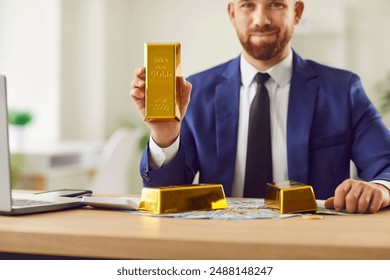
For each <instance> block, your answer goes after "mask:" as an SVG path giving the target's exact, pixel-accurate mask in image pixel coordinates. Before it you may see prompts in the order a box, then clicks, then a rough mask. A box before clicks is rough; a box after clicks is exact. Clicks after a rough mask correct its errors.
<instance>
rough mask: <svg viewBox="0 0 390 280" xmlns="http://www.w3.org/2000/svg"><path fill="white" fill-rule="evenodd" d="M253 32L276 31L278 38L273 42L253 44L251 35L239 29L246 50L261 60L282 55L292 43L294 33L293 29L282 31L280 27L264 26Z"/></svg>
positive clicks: (239, 35)
mask: <svg viewBox="0 0 390 280" xmlns="http://www.w3.org/2000/svg"><path fill="white" fill-rule="evenodd" d="M251 31H253V32H275V31H276V33H275V34H276V35H275V36H276V40H275V41H272V42H261V43H260V44H257V45H255V44H253V43H251V41H250V36H246V37H245V36H243V35H242V34H240V33H239V32H238V31H237V35H238V38H239V40H240V42H241V45H242V47H243V48H244V50H245V51H246V52H247V53H248V54H249V55H250V56H251V57H253V58H254V59H257V60H260V61H268V60H271V59H273V58H275V57H277V56H278V55H280V54H281V53H282V52H283V50H284V49H285V48H286V46H287V45H288V44H289V43H290V41H291V39H292V35H293V29H286V30H285V32H283V33H281V32H280V28H278V27H271V26H264V27H263V28H258V29H256V30H251Z"/></svg>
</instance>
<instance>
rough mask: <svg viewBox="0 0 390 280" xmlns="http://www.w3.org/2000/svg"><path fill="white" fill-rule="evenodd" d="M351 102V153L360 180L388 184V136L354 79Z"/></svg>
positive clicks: (389, 154) (374, 110)
mask: <svg viewBox="0 0 390 280" xmlns="http://www.w3.org/2000/svg"><path fill="white" fill-rule="evenodd" d="M350 102H351V104H350V108H351V110H350V114H351V120H352V124H351V125H352V131H353V134H352V151H351V153H352V160H353V161H354V162H355V164H356V166H357V169H358V175H359V177H360V178H361V179H363V180H365V181H372V180H386V181H390V133H389V130H388V128H387V127H386V125H385V124H384V122H383V120H382V118H381V116H380V115H379V113H378V111H377V110H376V109H375V107H374V105H373V104H372V103H371V102H370V100H369V99H368V97H367V95H366V94H365V92H364V90H363V87H362V85H361V82H360V79H359V78H358V77H357V76H356V75H353V76H352V78H351V82H350Z"/></svg>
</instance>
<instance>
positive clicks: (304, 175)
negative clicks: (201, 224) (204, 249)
mask: <svg viewBox="0 0 390 280" xmlns="http://www.w3.org/2000/svg"><path fill="white" fill-rule="evenodd" d="M303 10H304V3H303V2H302V1H296V0H278V1H269V0H234V1H233V2H231V3H229V4H228V13H229V16H230V19H231V22H232V24H233V26H234V27H235V29H236V32H237V35H238V38H239V40H240V42H241V44H242V46H243V52H242V54H241V55H240V56H239V57H238V58H236V59H233V60H231V61H229V62H227V63H225V64H222V65H219V66H217V67H215V68H212V69H210V70H207V71H205V72H202V73H199V74H196V75H194V76H192V77H190V78H188V80H189V82H186V81H185V80H184V79H183V78H182V77H180V78H179V82H180V87H181V90H180V96H181V112H182V114H183V115H184V114H185V118H184V119H183V121H182V122H181V123H176V122H165V123H164V122H159V123H147V125H148V126H149V127H150V129H151V140H150V141H149V146H148V148H147V149H146V150H145V152H144V154H143V157H142V160H141V174H142V177H143V179H144V185H145V186H154V185H172V184H189V183H191V182H192V180H193V178H194V176H195V174H196V173H197V172H199V181H200V182H204V183H221V184H223V186H224V189H225V193H226V194H227V195H228V196H243V195H244V196H245V188H247V187H246V186H244V185H246V182H247V179H246V174H247V169H246V168H249V167H248V166H252V165H247V164H246V162H247V160H248V158H247V157H249V156H250V155H252V150H250V151H249V152H247V149H249V145H248V146H247V144H248V143H249V142H248V138H250V137H252V136H249V133H250V131H252V130H251V129H250V125H249V124H248V123H249V122H250V121H249V120H250V114H251V112H250V111H251V110H250V108H251V102H252V100H253V99H254V98H255V97H254V96H255V95H256V91H257V89H258V88H260V87H262V88H263V89H264V86H265V88H266V93H267V92H268V96H269V102H268V101H267V102H268V103H269V108H270V109H269V111H270V113H269V114H268V115H269V118H270V127H271V128H270V138H271V139H272V140H271V142H272V147H270V149H271V151H272V154H270V156H272V163H271V164H269V165H272V175H271V176H272V178H273V181H283V180H287V179H292V180H296V181H300V182H303V183H307V184H310V185H312V186H313V188H314V191H315V194H316V196H317V198H321V199H326V198H327V200H326V204H325V205H326V207H328V208H335V209H337V210H342V209H345V210H346V211H348V212H351V213H353V212H360V213H375V212H377V211H379V210H380V209H381V208H384V207H387V206H388V205H389V200H390V183H389V182H390V133H389V130H388V129H387V128H386V126H385V125H384V124H383V122H382V120H381V118H380V116H379V114H378V112H377V111H376V110H375V108H374V107H373V105H372V104H371V102H370V101H369V100H368V98H367V97H366V95H365V93H364V90H363V88H362V86H361V84H360V80H359V78H358V77H357V76H356V75H355V74H353V73H350V72H347V71H343V70H338V69H334V68H330V67H327V66H324V65H320V64H318V63H315V62H313V61H307V60H303V59H302V58H301V57H299V55H297V54H296V53H294V52H293V51H292V49H291V40H292V35H293V31H294V27H295V25H297V24H298V23H299V21H300V19H301V16H302V13H303ZM257 72H261V73H267V74H269V76H270V77H269V76H267V78H266V79H265V80H266V81H263V82H262V84H261V85H260V84H259V85H257V84H256V82H255V81H254V80H255V76H256V75H257ZM268 77H269V78H268ZM144 78H145V68H139V69H137V70H136V72H135V77H134V80H133V82H132V90H131V92H130V94H131V97H132V98H133V100H134V102H135V104H136V106H137V108H138V110H139V112H140V114H141V116H142V117H144V115H145V112H144V109H145V99H144V89H145V84H144ZM191 91H192V93H191ZM190 95H191V102H190ZM262 96H264V95H262ZM267 110H268V109H267ZM253 111H255V110H253ZM264 134H265V133H264ZM258 158H262V157H261V156H258ZM350 160H352V161H354V163H355V164H356V166H357V169H358V173H359V177H360V178H361V179H362V180H353V179H348V178H349V177H350V175H349V171H350V168H349V167H350ZM255 173H256V171H255ZM258 173H261V170H259V172H258ZM363 180H364V181H363ZM248 181H249V180H248Z"/></svg>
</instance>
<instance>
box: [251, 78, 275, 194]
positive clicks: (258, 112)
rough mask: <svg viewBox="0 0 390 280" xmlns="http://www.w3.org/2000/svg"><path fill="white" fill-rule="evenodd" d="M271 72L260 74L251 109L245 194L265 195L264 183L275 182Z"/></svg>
mask: <svg viewBox="0 0 390 280" xmlns="http://www.w3.org/2000/svg"><path fill="white" fill-rule="evenodd" d="M269 77H270V76H269V75H268V74H263V73H257V74H256V76H255V81H256V82H257V91H256V95H255V98H254V99H253V101H252V104H251V107H250V112H249V128H248V147H247V155H246V170H245V183H244V197H264V194H265V185H266V184H267V183H268V182H271V181H272V151H271V124H270V110H269V96H268V91H267V88H266V87H265V85H264V84H265V82H266V81H267V80H268V79H269Z"/></svg>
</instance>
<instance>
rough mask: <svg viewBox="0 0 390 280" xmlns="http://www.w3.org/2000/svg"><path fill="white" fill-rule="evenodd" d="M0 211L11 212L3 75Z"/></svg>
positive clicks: (0, 82)
mask: <svg viewBox="0 0 390 280" xmlns="http://www.w3.org/2000/svg"><path fill="white" fill-rule="evenodd" d="M0 211H11V170H10V156H9V145H8V110H7V85H6V79H5V76H3V75H0Z"/></svg>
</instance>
